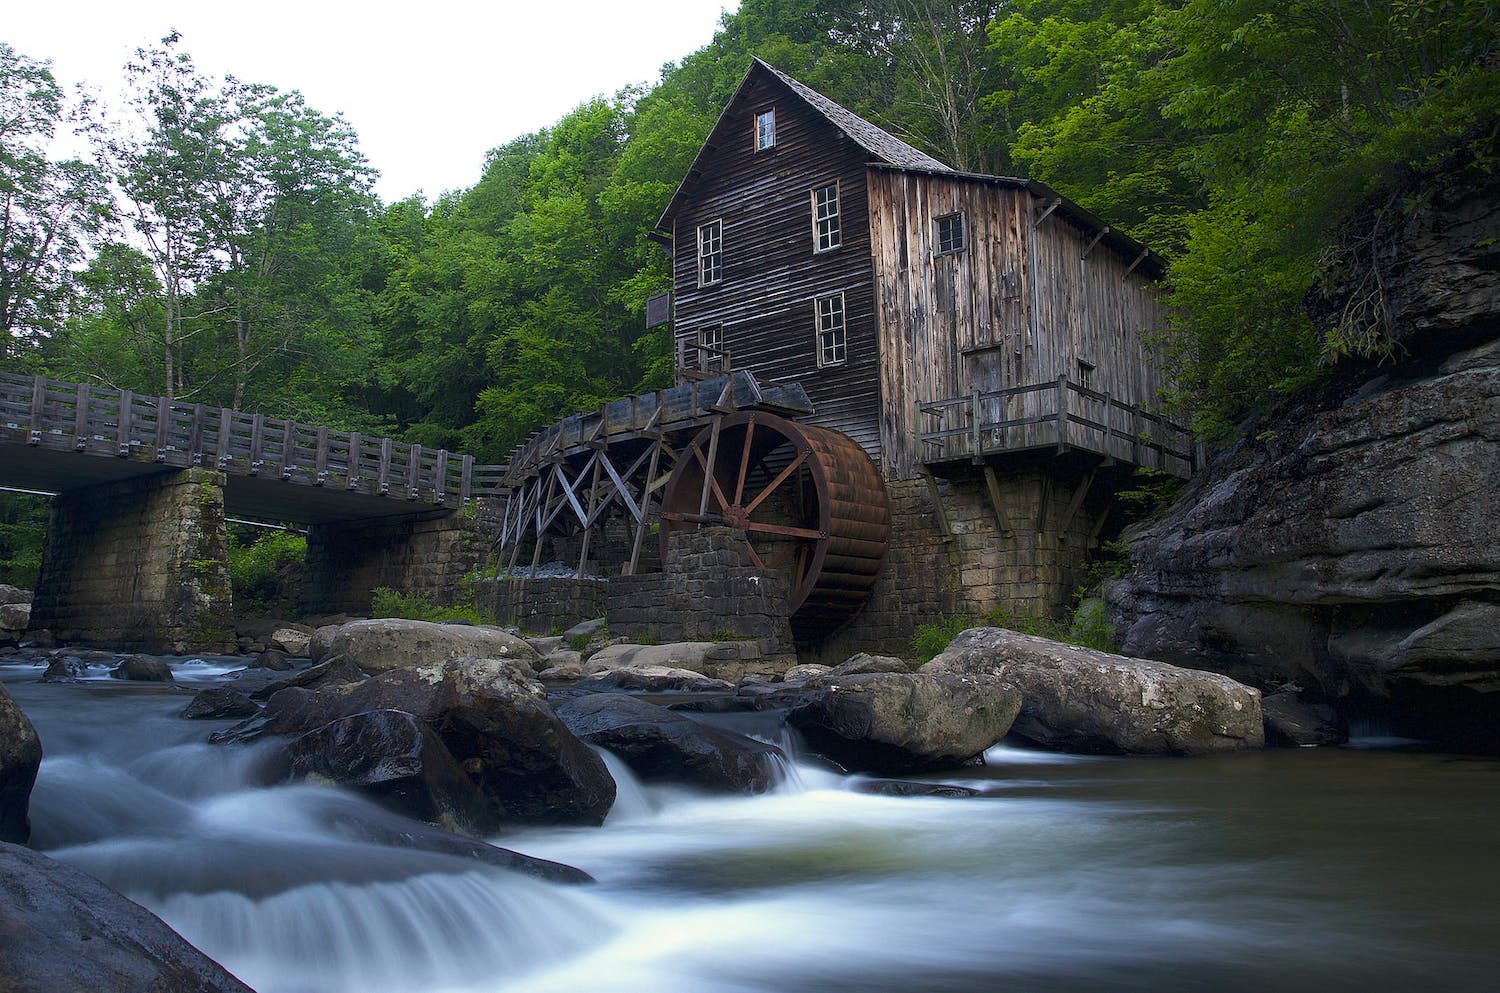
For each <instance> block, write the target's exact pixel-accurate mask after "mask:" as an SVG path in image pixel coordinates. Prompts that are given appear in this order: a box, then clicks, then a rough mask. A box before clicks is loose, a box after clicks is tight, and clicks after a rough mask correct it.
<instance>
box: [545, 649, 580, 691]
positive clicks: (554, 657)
mask: <svg viewBox="0 0 1500 993" xmlns="http://www.w3.org/2000/svg"><path fill="white" fill-rule="evenodd" d="M541 665H542V671H541V672H539V673H537V678H538V679H540V680H542V681H543V682H550V683H561V682H572V681H573V680H575V679H578V678H579V677H580V676H582V675H583V656H581V655H580V654H579V653H578V652H571V651H567V650H566V649H564V650H563V651H557V652H553V653H551V654H550V655H548V656H547V657H546V658H544V659H542V662H541Z"/></svg>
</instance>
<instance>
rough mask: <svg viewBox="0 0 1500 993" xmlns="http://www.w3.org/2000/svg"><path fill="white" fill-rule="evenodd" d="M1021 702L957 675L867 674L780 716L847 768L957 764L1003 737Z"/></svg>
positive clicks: (1011, 693) (900, 769) (1002, 689)
mask: <svg viewBox="0 0 1500 993" xmlns="http://www.w3.org/2000/svg"><path fill="white" fill-rule="evenodd" d="M1020 708H1021V698H1020V695H1019V694H1018V693H1016V692H1015V690H1013V689H1012V688H1010V687H1009V686H1006V685H1004V684H1002V683H999V682H996V681H995V680H992V679H986V678H972V677H970V676H968V675H966V674H963V673H938V672H931V673H929V672H922V673H910V672H902V673H898V672H873V673H861V674H858V675H852V676H846V677H843V678H842V679H840V680H839V681H838V682H836V683H830V684H827V685H825V686H824V687H823V688H822V689H821V690H819V691H817V692H816V693H815V694H813V695H812V696H811V697H810V698H809V699H807V700H806V701H805V702H804V703H801V704H799V705H798V706H796V707H793V708H792V710H790V711H789V712H788V713H787V723H788V724H790V725H792V726H793V727H795V728H796V729H797V730H799V731H801V732H802V736H803V738H805V739H806V740H807V743H808V745H810V746H811V747H812V748H813V749H814V750H816V751H818V752H819V753H821V754H823V755H826V756H827V757H829V758H831V759H833V760H834V761H835V762H838V763H839V764H840V765H843V766H844V767H845V768H847V769H851V770H859V771H868V772H889V773H904V772H911V771H915V770H921V769H936V768H944V767H950V766H955V765H961V764H963V763H964V762H967V761H970V760H971V759H973V758H975V757H976V756H978V755H980V754H981V753H982V752H983V751H984V750H985V749H986V748H989V747H990V746H991V745H993V744H995V743H996V742H998V741H999V740H1000V739H1001V738H1003V737H1005V733H1006V732H1007V731H1009V730H1010V726H1011V723H1012V722H1013V721H1014V720H1015V718H1016V713H1017V712H1018V711H1019V710H1020Z"/></svg>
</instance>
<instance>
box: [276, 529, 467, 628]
mask: <svg viewBox="0 0 1500 993" xmlns="http://www.w3.org/2000/svg"><path fill="white" fill-rule="evenodd" d="M478 568H479V536H478V531H477V528H476V527H475V526H474V522H473V521H472V520H470V519H469V518H468V517H465V516H464V515H463V514H461V513H457V512H447V513H443V514H441V515H439V516H436V517H432V518H427V519H415V520H414V519H411V518H403V519H398V520H358V521H349V522H345V523H339V524H319V525H314V526H313V527H311V528H309V529H308V531H307V586H306V597H305V603H304V605H303V609H304V611H305V612H307V613H309V614H356V615H360V616H364V615H366V614H368V613H369V612H370V601H371V597H372V595H373V593H374V591H375V590H376V589H378V588H380V587H389V588H390V589H393V590H399V591H401V592H402V593H406V594H410V595H415V596H422V597H426V598H427V599H429V600H431V601H433V602H434V603H438V604H445V603H454V602H456V601H458V600H460V599H462V598H463V597H464V596H466V595H467V593H468V591H467V590H465V589H464V581H465V579H466V578H467V577H469V576H470V575H472V574H473V573H474V572H475V571H476V570H477V569H478Z"/></svg>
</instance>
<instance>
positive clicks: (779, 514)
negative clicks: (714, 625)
mask: <svg viewBox="0 0 1500 993" xmlns="http://www.w3.org/2000/svg"><path fill="white" fill-rule="evenodd" d="M708 525H727V526H729V527H733V528H738V529H740V530H742V531H744V532H745V543H746V551H747V553H748V558H749V560H750V562H751V563H752V564H754V565H756V566H758V567H760V568H765V569H770V570H772V571H774V572H777V573H779V574H780V575H781V577H782V579H783V581H784V582H785V584H786V589H787V597H788V607H789V608H790V611H791V625H792V633H793V634H794V635H795V636H796V638H797V640H798V641H803V642H807V641H816V640H817V639H819V638H822V637H824V636H826V635H828V634H830V633H832V632H833V631H835V630H837V629H838V628H839V627H841V626H842V625H843V624H844V623H845V622H846V621H848V620H849V619H850V618H851V617H853V616H854V615H855V614H856V613H857V612H858V611H859V609H860V607H862V606H863V605H864V602H865V600H867V599H868V598H869V595H870V591H871V589H872V588H873V587H874V585H875V577H876V574H877V573H878V572H879V571H880V562H881V559H883V558H884V557H885V548H886V540H887V538H888V537H889V536H890V530H891V528H890V504H889V501H888V500H887V498H886V492H885V486H884V484H883V483H882V482H881V480H880V474H879V472H878V471H877V470H876V468H875V466H874V464H873V463H872V462H871V461H870V458H869V456H867V455H866V454H865V453H864V450H863V449H861V448H860V447H859V446H858V445H857V444H855V443H854V441H853V439H851V438H849V437H848V436H847V435H844V434H841V433H839V432H837V431H832V430H829V429H827V428H819V427H813V426H811V425H806V424H798V423H796V422H794V421H789V420H786V419H785V418H782V417H778V416H776V415H775V414H769V413H766V412H764V411H740V412H736V413H731V414H726V415H723V416H722V417H720V418H719V419H718V421H717V422H716V423H715V424H714V425H712V426H710V427H707V428H704V429H702V430H701V431H699V433H698V434H697V436H696V437H694V439H693V440H692V442H691V443H690V444H689V446H688V448H687V450H686V451H685V452H684V453H683V454H682V456H681V457H680V458H679V459H678V461H677V467H676V468H675V469H674V470H673V471H672V476H671V479H670V480H669V481H668V482H667V488H666V493H665V495H664V497H663V501H662V513H661V551H662V559H663V560H665V559H666V558H667V554H668V542H669V540H670V536H671V535H672V534H673V533H675V532H677V531H681V530H684V529H687V528H695V527H700V526H708Z"/></svg>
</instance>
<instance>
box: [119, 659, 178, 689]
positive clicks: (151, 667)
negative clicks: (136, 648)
mask: <svg viewBox="0 0 1500 993" xmlns="http://www.w3.org/2000/svg"><path fill="white" fill-rule="evenodd" d="M109 674H110V676H112V677H113V678H115V679H132V680H136V681H137V682H144V683H170V682H173V679H172V667H171V666H170V665H168V664H167V663H165V662H163V661H162V660H161V659H153V658H151V657H150V656H149V655H131V656H129V657H128V658H126V659H124V660H123V661H121V662H120V664H119V665H117V666H115V667H114V668H113V669H111V670H110V671H109Z"/></svg>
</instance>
